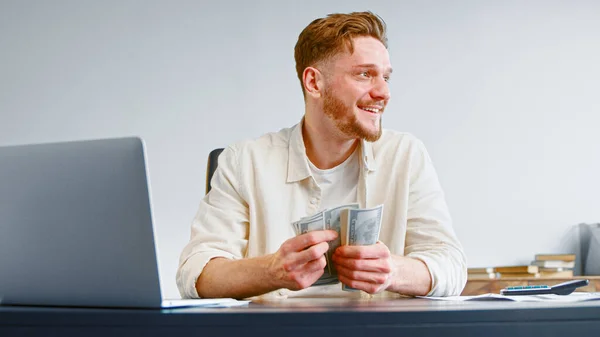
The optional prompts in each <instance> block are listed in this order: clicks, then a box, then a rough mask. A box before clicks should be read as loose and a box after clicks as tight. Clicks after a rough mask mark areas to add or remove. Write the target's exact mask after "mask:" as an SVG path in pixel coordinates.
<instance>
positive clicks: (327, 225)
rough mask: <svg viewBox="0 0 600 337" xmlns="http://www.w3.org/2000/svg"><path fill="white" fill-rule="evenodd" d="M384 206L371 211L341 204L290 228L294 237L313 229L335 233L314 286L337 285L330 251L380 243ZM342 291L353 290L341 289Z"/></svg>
mask: <svg viewBox="0 0 600 337" xmlns="http://www.w3.org/2000/svg"><path fill="white" fill-rule="evenodd" d="M382 216H383V205H379V206H377V207H373V208H358V204H348V205H342V206H338V207H335V208H328V209H326V210H324V211H321V212H319V213H317V214H314V215H311V216H308V217H304V218H302V219H300V220H298V221H296V222H294V223H292V226H293V227H294V230H295V231H296V235H301V234H304V233H308V232H311V231H316V230H324V229H330V230H334V231H336V232H337V233H338V237H337V239H335V240H333V241H331V242H329V249H328V250H327V253H326V254H325V258H326V259H327V265H326V266H325V272H324V273H323V275H322V276H321V277H320V278H319V279H318V280H317V282H315V283H314V284H313V285H314V286H318V285H327V284H335V283H338V282H339V280H338V277H337V271H336V269H335V267H334V266H333V265H332V261H331V258H332V256H333V252H335V250H336V248H337V247H339V246H340V245H351V246H361V245H373V244H375V243H377V240H379V229H380V228H381V217H382ZM342 288H343V289H344V290H352V288H350V287H346V286H345V285H344V286H342Z"/></svg>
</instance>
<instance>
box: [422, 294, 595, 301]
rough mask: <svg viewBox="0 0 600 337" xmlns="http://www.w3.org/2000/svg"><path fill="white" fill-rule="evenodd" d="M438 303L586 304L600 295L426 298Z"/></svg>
mask: <svg viewBox="0 0 600 337" xmlns="http://www.w3.org/2000/svg"><path fill="white" fill-rule="evenodd" d="M419 297H421V298H426V299H430V300H437V301H463V302H464V301H509V302H563V303H565V302H585V301H599V300H600V293H592V292H575V293H571V294H570V295H554V294H549V295H518V296H504V295H500V294H491V293H490V294H483V295H477V296H448V297H425V296H419Z"/></svg>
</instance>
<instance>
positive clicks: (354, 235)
mask: <svg viewBox="0 0 600 337" xmlns="http://www.w3.org/2000/svg"><path fill="white" fill-rule="evenodd" d="M382 216H383V205H379V206H376V207H373V208H364V209H352V208H345V209H342V210H341V211H340V225H341V244H342V245H350V246H366V245H374V244H376V243H377V240H379V231H380V229H381V218H382ZM342 289H343V290H347V291H356V289H354V288H351V287H348V286H346V285H345V284H343V285H342Z"/></svg>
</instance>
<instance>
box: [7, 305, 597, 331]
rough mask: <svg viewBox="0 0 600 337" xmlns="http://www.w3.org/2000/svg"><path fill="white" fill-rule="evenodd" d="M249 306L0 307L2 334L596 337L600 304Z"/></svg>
mask: <svg viewBox="0 0 600 337" xmlns="http://www.w3.org/2000/svg"><path fill="white" fill-rule="evenodd" d="M296 304H300V305H293V304H292V305H289V304H288V303H285V302H282V303H279V304H254V303H253V304H251V305H250V306H249V307H245V308H229V309H201V308H189V309H174V310H131V309H75V308H24V307H0V336H2V337H9V336H132V335H144V336H161V337H165V336H169V337H170V336H230V335H232V336H243V337H248V336H278V337H283V336H285V337H291V336H302V337H307V335H308V336H309V337H313V335H327V336H331V334H333V333H334V334H337V335H336V336H335V337H338V336H339V337H342V336H343V337H348V336H371V337H375V336H377V337H379V336H403V335H407V336H412V335H419V336H511V337H517V336H560V337H565V336H568V335H569V334H573V333H576V335H577V337H580V336H588V335H589V336H598V334H599V333H600V303H598V302H587V303H578V304H570V303H569V304H559V305H557V304H551V305H549V304H547V303H513V302H511V303H504V302H501V303H498V302H493V303H490V302H476V303H473V302H469V303H457V302H435V301H429V300H424V299H405V300H394V301H389V302H379V303H341V305H319V304H316V305H311V304H310V300H308V299H307V300H306V302H297V303H296Z"/></svg>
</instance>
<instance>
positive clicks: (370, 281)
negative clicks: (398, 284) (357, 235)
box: [333, 242, 393, 294]
mask: <svg viewBox="0 0 600 337" xmlns="http://www.w3.org/2000/svg"><path fill="white" fill-rule="evenodd" d="M333 262H334V266H335V268H336V269H337V272H338V278H339V280H340V281H341V282H342V283H343V284H345V285H347V286H349V287H352V288H355V289H359V290H363V291H365V292H367V293H369V294H376V293H379V292H381V291H384V290H386V289H387V288H388V287H389V286H390V284H391V282H392V274H393V265H392V254H391V253H390V250H389V249H388V247H387V246H386V245H384V244H383V243H381V242H377V243H376V244H374V245H369V246H340V247H338V248H337V249H336V250H335V253H334V254H333Z"/></svg>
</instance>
